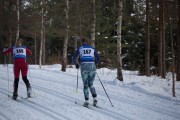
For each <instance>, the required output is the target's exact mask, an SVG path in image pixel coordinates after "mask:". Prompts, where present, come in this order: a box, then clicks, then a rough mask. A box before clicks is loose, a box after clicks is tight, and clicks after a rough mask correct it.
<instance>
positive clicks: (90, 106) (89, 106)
mask: <svg viewBox="0 0 180 120" xmlns="http://www.w3.org/2000/svg"><path fill="white" fill-rule="evenodd" d="M75 104H78V103H77V102H76V101H75ZM78 105H80V104H78ZM80 106H81V105H80ZM82 106H83V107H85V108H88V109H91V110H93V108H92V107H95V108H99V109H101V107H99V106H97V105H91V104H89V105H88V106H84V105H82Z"/></svg>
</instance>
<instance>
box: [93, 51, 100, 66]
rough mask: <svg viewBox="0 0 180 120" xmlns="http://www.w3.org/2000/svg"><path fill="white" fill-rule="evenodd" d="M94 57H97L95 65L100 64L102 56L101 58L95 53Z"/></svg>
mask: <svg viewBox="0 0 180 120" xmlns="http://www.w3.org/2000/svg"><path fill="white" fill-rule="evenodd" d="M94 55H95V57H96V61H95V64H98V63H99V61H100V56H99V54H98V53H97V52H96V51H94Z"/></svg>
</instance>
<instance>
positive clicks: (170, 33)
mask: <svg viewBox="0 0 180 120" xmlns="http://www.w3.org/2000/svg"><path fill="white" fill-rule="evenodd" d="M165 5H166V10H167V19H168V24H169V40H170V42H171V53H172V54H171V55H172V56H171V57H172V61H171V72H172V95H173V97H176V92H175V71H174V69H175V60H174V42H173V34H172V25H171V19H170V14H169V7H168V3H167V2H165Z"/></svg>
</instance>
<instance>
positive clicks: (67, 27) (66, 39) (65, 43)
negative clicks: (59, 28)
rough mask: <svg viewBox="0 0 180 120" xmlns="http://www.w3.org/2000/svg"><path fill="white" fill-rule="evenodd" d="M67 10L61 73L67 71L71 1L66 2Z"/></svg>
mask: <svg viewBox="0 0 180 120" xmlns="http://www.w3.org/2000/svg"><path fill="white" fill-rule="evenodd" d="M65 2H66V8H65V21H66V33H65V39H64V45H63V58H62V68H61V71H64V72H65V71H66V65H67V46H68V38H69V23H68V18H69V16H68V14H69V0H66V1H65Z"/></svg>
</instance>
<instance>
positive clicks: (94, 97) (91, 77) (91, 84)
mask: <svg viewBox="0 0 180 120" xmlns="http://www.w3.org/2000/svg"><path fill="white" fill-rule="evenodd" d="M95 75H96V72H95V71H91V72H90V73H89V76H90V77H89V83H88V86H89V89H90V91H91V94H92V97H93V105H96V104H97V94H96V89H95V87H94V86H93V82H94V79H95Z"/></svg>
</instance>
